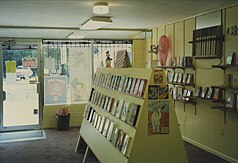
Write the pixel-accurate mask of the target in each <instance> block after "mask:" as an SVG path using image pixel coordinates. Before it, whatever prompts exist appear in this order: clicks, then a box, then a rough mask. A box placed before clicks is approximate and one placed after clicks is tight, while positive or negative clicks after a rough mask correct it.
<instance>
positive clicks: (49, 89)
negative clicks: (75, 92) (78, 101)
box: [44, 76, 67, 105]
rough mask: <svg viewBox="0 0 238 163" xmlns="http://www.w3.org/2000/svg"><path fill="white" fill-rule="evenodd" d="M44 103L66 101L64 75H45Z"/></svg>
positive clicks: (54, 103)
mask: <svg viewBox="0 0 238 163" xmlns="http://www.w3.org/2000/svg"><path fill="white" fill-rule="evenodd" d="M44 84H45V97H44V102H45V103H44V104H45V105H59V104H66V103H67V98H66V97H67V96H66V93H67V91H66V84H67V77H66V76H45V78H44Z"/></svg>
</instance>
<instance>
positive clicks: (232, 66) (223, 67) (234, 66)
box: [212, 65, 238, 70]
mask: <svg viewBox="0 0 238 163" xmlns="http://www.w3.org/2000/svg"><path fill="white" fill-rule="evenodd" d="M212 67H213V68H220V69H223V70H225V69H227V68H238V65H212Z"/></svg>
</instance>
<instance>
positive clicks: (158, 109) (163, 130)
mask: <svg viewBox="0 0 238 163" xmlns="http://www.w3.org/2000/svg"><path fill="white" fill-rule="evenodd" d="M168 133H169V100H163V101H148V135H159V134H168Z"/></svg>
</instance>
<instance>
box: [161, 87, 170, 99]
mask: <svg viewBox="0 0 238 163" xmlns="http://www.w3.org/2000/svg"><path fill="white" fill-rule="evenodd" d="M168 97H169V88H168V85H159V99H168Z"/></svg>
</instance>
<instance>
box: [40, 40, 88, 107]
mask: <svg viewBox="0 0 238 163" xmlns="http://www.w3.org/2000/svg"><path fill="white" fill-rule="evenodd" d="M43 51H44V61H45V62H44V63H45V65H44V87H45V90H44V93H45V96H44V104H45V105H60V104H78V103H82V102H85V101H87V99H88V97H89V90H90V83H91V77H92V64H91V63H92V57H91V54H92V52H91V42H89V41H81V42H68V41H67V42H64V41H58V42H52V41H45V42H44V49H43Z"/></svg>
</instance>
